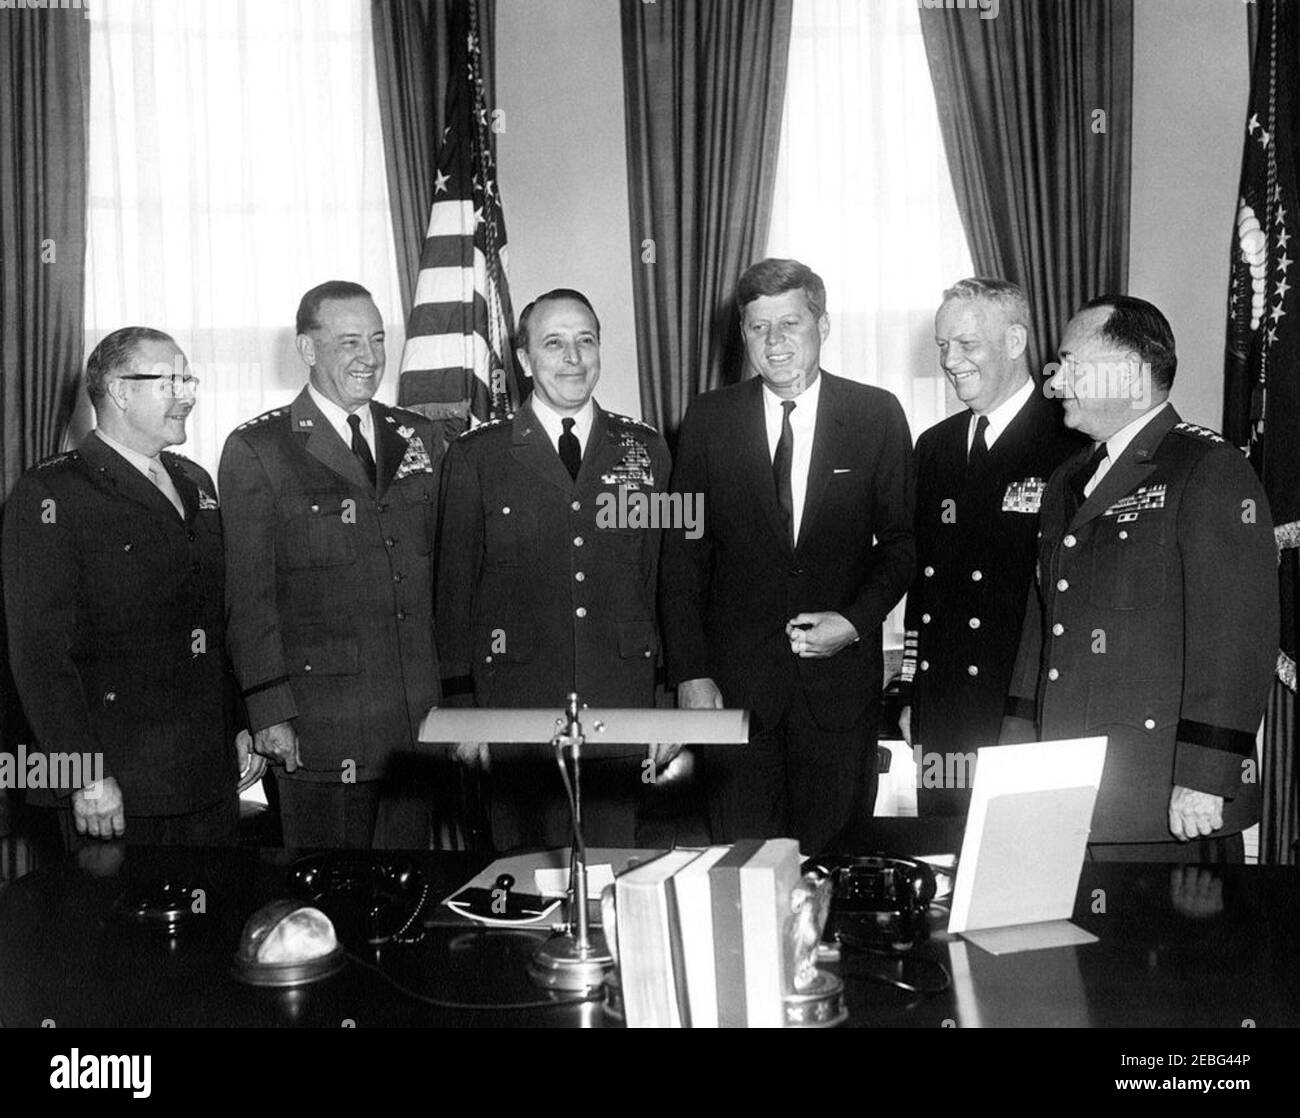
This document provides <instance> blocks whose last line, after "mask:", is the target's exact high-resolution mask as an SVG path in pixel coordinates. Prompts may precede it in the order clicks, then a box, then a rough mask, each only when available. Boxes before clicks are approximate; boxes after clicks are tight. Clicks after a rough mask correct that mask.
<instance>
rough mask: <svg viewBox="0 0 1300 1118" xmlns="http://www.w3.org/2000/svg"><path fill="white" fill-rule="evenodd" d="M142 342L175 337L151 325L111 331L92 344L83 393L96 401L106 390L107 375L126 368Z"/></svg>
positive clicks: (170, 340)
mask: <svg viewBox="0 0 1300 1118" xmlns="http://www.w3.org/2000/svg"><path fill="white" fill-rule="evenodd" d="M145 342H171V344H172V345H175V344H176V339H175V338H173V337H172V336H171V335H170V334H164V333H163V332H162V331H161V330H155V329H153V328H152V327H151V326H123V327H122V329H120V330H114V331H113V332H112V333H111V334H109V335H108V337H106V338H104V339H102V340H101V341H100V343H99V345H97V346H95V348H94V350H93V351H92V352H91V354H90V357H89V358H88V359H87V361H86V395H87V396H89V397H90V399H91V402H92V403H98V402H99V401H100V400H102V399H103V398H104V395H105V393H106V392H107V391H108V389H107V387H106V386H107V383H108V378H109V377H110V376H112V375H113V373H115V372H117V370H119V369H126V368H129V367H130V365H131V361H132V359H133V358H134V357H135V351H136V350H137V349H139V348H140V346H142V345H143V344H144V343H145Z"/></svg>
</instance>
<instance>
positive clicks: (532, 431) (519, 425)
mask: <svg viewBox="0 0 1300 1118" xmlns="http://www.w3.org/2000/svg"><path fill="white" fill-rule="evenodd" d="M513 423H514V429H513V433H512V436H511V440H510V455H511V457H512V458H514V459H515V461H516V462H518V463H519V464H520V465H521V466H524V467H525V468H527V469H529V470H531V471H532V472H533V473H535V474H536V475H537V476H538V477H540V478H542V479H543V480H544V481H547V482H549V483H550V484H551V485H554V486H555V487H556V488H557V489H560V490H562V491H563V492H565V493H570V494H571V493H572V492H573V478H571V477H569V471H568V470H567V469H565V466H564V463H563V462H561V461H560V454H559V451H557V450H556V449H555V447H554V445H553V444H552V443H551V436H550V435H548V434H547V433H546V428H545V427H543V426H542V423H541V420H539V419H538V418H537V413H536V412H534V411H533V406H532V403H531V400H526V401H525V402H524V403H523V404H521V405H520V407H519V410H518V411H517V412H515V418H514V421H513ZM591 434H592V438H590V439H588V440H587V449H588V450H590V449H591V443H592V440H593V439H594V438H595V434H596V426H595V424H594V423H593V424H592V428H591ZM586 458H587V455H586V454H584V455H583V466H584V467H585V466H586ZM578 476H579V477H582V471H579V473H578Z"/></svg>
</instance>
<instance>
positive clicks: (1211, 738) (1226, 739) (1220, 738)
mask: <svg viewBox="0 0 1300 1118" xmlns="http://www.w3.org/2000/svg"><path fill="white" fill-rule="evenodd" d="M1178 740H1179V741H1180V742H1187V743H1188V744H1189V745H1202V746H1204V747H1205V748H1206V749H1217V750H1219V751H1220V752H1221V753H1232V754H1234V755H1235V756H1238V757H1249V756H1250V755H1251V754H1252V753H1254V752H1255V735H1254V734H1251V733H1247V732H1246V731H1245V730H1229V729H1227V728H1226V727H1224V726H1211V725H1209V723H1206V722H1193V721H1192V720H1191V719H1190V718H1183V719H1180V720H1179V723H1178Z"/></svg>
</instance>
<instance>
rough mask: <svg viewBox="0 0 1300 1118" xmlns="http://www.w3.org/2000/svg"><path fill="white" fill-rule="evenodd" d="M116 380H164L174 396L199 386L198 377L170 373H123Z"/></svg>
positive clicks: (191, 390)
mask: <svg viewBox="0 0 1300 1118" xmlns="http://www.w3.org/2000/svg"><path fill="white" fill-rule="evenodd" d="M118 380H165V381H167V382H168V383H167V387H168V388H170V389H171V392H172V394H173V395H175V396H179V395H180V394H181V393H182V392H193V391H197V389H198V387H199V378H198V377H194V376H189V375H188V374H187V375H185V376H176V375H174V374H172V373H123V374H122V375H121V376H119V377H118Z"/></svg>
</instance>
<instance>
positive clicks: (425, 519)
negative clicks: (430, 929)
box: [219, 388, 439, 841]
mask: <svg viewBox="0 0 1300 1118" xmlns="http://www.w3.org/2000/svg"><path fill="white" fill-rule="evenodd" d="M369 407H370V408H371V409H372V418H373V422H374V431H375V444H376V446H375V454H374V458H375V464H376V485H375V486H374V487H372V486H371V484H370V480H369V478H368V477H367V476H366V473H365V470H364V468H363V467H362V465H361V463H360V461H359V460H358V459H357V457H356V456H355V455H354V454H353V452H352V450H351V448H350V447H349V446H348V445H347V444H346V443H344V442H343V440H342V438H341V437H340V436H339V434H338V432H337V431H335V430H334V428H333V427H332V426H331V425H330V423H329V420H328V419H327V418H326V417H325V416H324V414H323V413H322V412H321V410H320V408H319V407H318V406H317V405H316V403H315V401H314V400H313V399H312V398H311V396H310V394H309V393H308V391H307V390H306V389H305V388H304V389H303V391H302V392H301V393H300V394H299V395H298V397H297V398H296V399H295V400H294V401H293V403H292V405H291V406H290V407H288V408H277V409H275V410H273V411H269V412H267V413H265V414H264V415H261V416H258V417H257V418H256V419H254V420H251V421H250V422H248V423H245V424H244V425H242V426H241V427H239V428H237V429H236V430H235V431H233V432H232V433H231V435H230V437H229V439H227V441H226V446H225V449H224V451H223V453H222V457H221V469H220V474H219V476H220V481H221V492H222V501H223V503H224V508H225V516H226V536H227V540H228V544H227V549H226V551H227V578H228V584H229V586H230V588H231V593H230V646H231V652H232V654H233V658H234V664H235V671H236V673H237V674H238V677H239V682H240V685H241V687H242V689H243V695H244V701H245V702H246V704H247V706H248V715H249V722H250V724H251V726H252V728H253V729H254V730H257V729H261V728H263V727H266V726H271V725H274V724H276V723H279V722H284V721H287V720H289V719H293V720H295V725H296V729H297V733H298V741H299V751H300V756H301V760H302V767H301V768H300V769H298V771H297V772H296V773H294V774H293V776H292V777H288V778H287V779H292V780H298V781H308V782H337V781H340V780H342V781H345V782H347V781H355V782H356V783H358V784H362V783H367V782H373V781H377V780H380V779H382V778H383V777H384V776H385V773H386V769H387V768H388V767H389V766H390V763H392V762H393V760H394V757H395V755H396V754H398V753H399V752H401V751H409V750H413V749H414V747H415V743H416V741H417V740H418V735H419V727H420V723H421V721H422V720H423V718H424V716H425V715H426V714H427V713H428V711H429V710H430V709H431V708H432V707H434V706H436V705H437V703H438V698H439V686H438V680H439V675H438V659H437V654H436V652H435V650H434V633H433V602H432V589H431V588H432V578H433V569H432V555H431V552H432V550H433V540H434V536H435V531H436V517H437V481H436V472H435V468H434V466H435V460H434V455H436V453H437V451H436V449H435V448H436V447H437V445H438V444H437V442H436V440H435V439H434V437H433V432H432V426H431V424H430V423H429V421H428V420H427V419H425V418H424V417H423V416H420V415H417V414H416V413H414V412H409V411H405V410H402V409H399V408H390V407H386V406H384V405H383V404H378V403H375V402H373V401H372V402H371V403H370V405H369ZM277 775H278V776H281V777H284V776H285V774H284V773H283V770H277ZM414 841H418V836H417V839H416V840H414Z"/></svg>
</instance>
